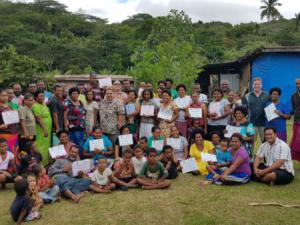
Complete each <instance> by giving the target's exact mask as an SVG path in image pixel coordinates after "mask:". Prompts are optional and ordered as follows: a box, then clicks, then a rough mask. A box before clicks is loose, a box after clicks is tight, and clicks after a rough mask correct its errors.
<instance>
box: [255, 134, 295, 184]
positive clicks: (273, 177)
mask: <svg viewBox="0 0 300 225" xmlns="http://www.w3.org/2000/svg"><path fill="white" fill-rule="evenodd" d="M264 133H265V140H266V142H265V143H263V144H262V145H261V146H260V148H259V150H258V152H257V155H256V159H255V162H254V165H253V169H254V175H255V177H256V179H257V180H259V181H261V182H264V183H267V184H270V185H273V184H288V183H290V182H292V181H293V179H294V173H295V172H294V167H293V161H292V158H291V150H290V147H289V146H288V145H287V144H286V143H285V142H284V141H282V140H280V139H279V138H278V137H277V136H276V130H275V129H274V128H265V131H264ZM263 160H265V163H264V164H263V163H262V162H263Z"/></svg>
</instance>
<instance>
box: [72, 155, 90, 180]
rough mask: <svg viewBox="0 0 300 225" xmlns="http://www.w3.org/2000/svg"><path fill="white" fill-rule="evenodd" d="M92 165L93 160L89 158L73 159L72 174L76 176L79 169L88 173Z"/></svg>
mask: <svg viewBox="0 0 300 225" xmlns="http://www.w3.org/2000/svg"><path fill="white" fill-rule="evenodd" d="M93 167H94V166H93V161H92V160H90V159H85V160H80V161H75V162H73V163H72V174H73V176H74V177H76V176H78V172H79V171H82V172H84V173H88V172H90V171H91V170H92V169H93Z"/></svg>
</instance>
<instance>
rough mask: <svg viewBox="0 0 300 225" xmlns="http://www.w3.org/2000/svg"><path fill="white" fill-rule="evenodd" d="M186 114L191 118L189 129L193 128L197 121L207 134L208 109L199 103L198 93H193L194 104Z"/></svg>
mask: <svg viewBox="0 0 300 225" xmlns="http://www.w3.org/2000/svg"><path fill="white" fill-rule="evenodd" d="M186 113H187V116H188V118H189V127H192V126H193V121H195V120H197V122H198V123H199V126H200V127H201V128H202V129H203V130H204V132H205V133H206V134H207V119H206V117H207V108H206V105H205V104H204V103H203V102H200V101H199V94H198V92H193V94H192V103H191V104H190V106H189V107H188V108H187V109H186Z"/></svg>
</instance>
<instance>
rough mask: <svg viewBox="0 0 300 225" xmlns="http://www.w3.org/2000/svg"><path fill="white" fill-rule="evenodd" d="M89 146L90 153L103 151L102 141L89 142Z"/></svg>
mask: <svg viewBox="0 0 300 225" xmlns="http://www.w3.org/2000/svg"><path fill="white" fill-rule="evenodd" d="M89 144H90V151H91V152H93V151H95V149H98V150H104V143H103V139H95V140H90V141H89Z"/></svg>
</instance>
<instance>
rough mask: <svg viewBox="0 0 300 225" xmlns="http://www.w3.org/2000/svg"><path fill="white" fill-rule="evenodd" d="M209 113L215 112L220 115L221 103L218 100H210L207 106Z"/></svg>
mask: <svg viewBox="0 0 300 225" xmlns="http://www.w3.org/2000/svg"><path fill="white" fill-rule="evenodd" d="M208 108H209V113H216V114H217V115H218V116H221V103H220V102H212V103H210V104H209V106H208Z"/></svg>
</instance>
